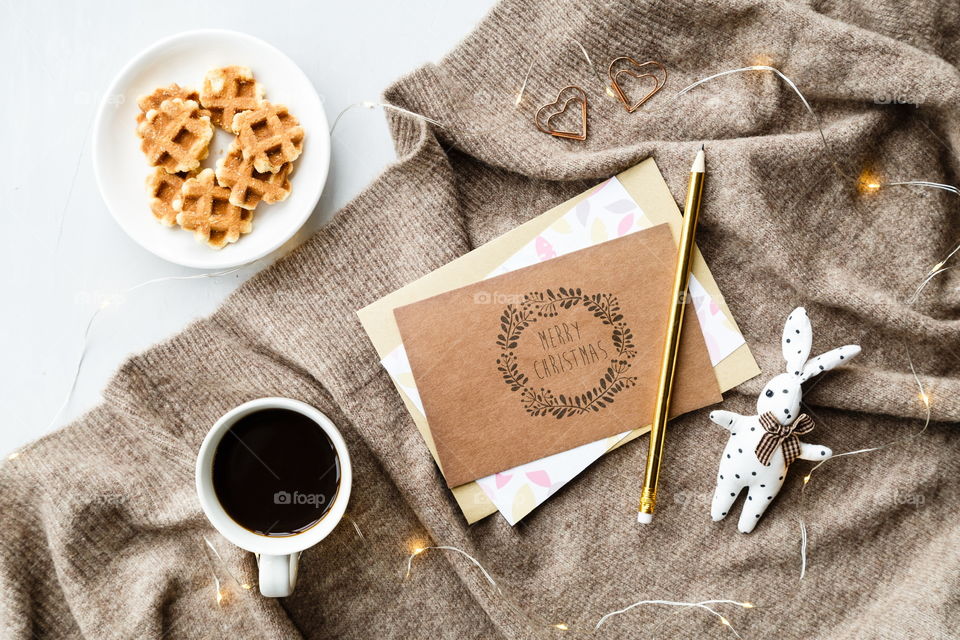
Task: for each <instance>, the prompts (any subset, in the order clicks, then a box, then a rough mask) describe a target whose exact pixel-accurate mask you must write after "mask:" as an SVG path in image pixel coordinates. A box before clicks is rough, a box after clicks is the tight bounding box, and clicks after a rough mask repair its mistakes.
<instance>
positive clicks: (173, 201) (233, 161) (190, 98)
mask: <svg viewBox="0 0 960 640" xmlns="http://www.w3.org/2000/svg"><path fill="white" fill-rule="evenodd" d="M138 105H139V106H140V113H139V114H137V135H139V136H140V138H141V139H142V142H141V145H140V148H141V149H142V150H143V152H144V154H146V156H147V161H148V162H149V163H150V166H152V167H155V169H154V171H153V173H151V174H150V175H149V176H148V177H147V190H148V192H149V195H150V210H151V212H152V213H153V215H154V217H155V218H156V219H157V220H158V221H159V222H161V223H163V224H164V225H167V226H170V227H172V226H174V225H179V226H180V227H181V228H183V229H185V230H187V231H192V232H193V233H194V234H195V236H196V238H197V240H199V241H201V242H204V243H206V244H207V245H208V246H210V247H212V248H214V249H221V248H223V247H225V246H226V245H228V244H230V243H232V242H236V241H237V240H238V239H239V238H240V236H241V235H242V234H246V233H250V232H251V231H252V230H253V212H254V210H255V209H256V208H257V205H259V204H260V202H264V203H266V204H272V203H274V202H281V201H283V200H286V199H287V197H288V196H289V195H290V188H291V187H290V174H291V172H292V170H293V161H294V160H296V159H297V158H298V157H300V154H301V152H302V151H303V138H304V133H303V128H302V127H301V126H300V123H299V122H298V121H297V119H296V118H295V117H294V116H292V115H291V114H290V112H289V111H288V110H287V108H286V107H285V106H283V105H280V104H272V103H270V102H267V101H266V100H264V99H263V89H262V88H261V86H260V84H259V83H258V82H257V81H256V80H255V79H254V77H253V74H252V73H251V72H250V69H247V68H246V67H223V68H220V69H213V70H211V71H209V72H208V73H207V74H206V76H205V77H204V79H203V86H202V88H201V90H200V91H199V92H197V91H194V90H192V89H188V88H185V87H181V86H179V85H177V84H172V85H170V86H168V87H163V88H160V89H157V90H156V91H154V92H153V93H151V94H150V95H147V96H144V97H142V98H140V100H139V101H138ZM215 126H216V127H220V128H221V129H224V130H226V131H229V132H231V133H234V134H236V138H235V139H234V140H233V142H232V143H231V144H230V147H229V148H228V149H227V151H226V153H225V154H224V155H223V157H221V158H220V159H219V160H217V162H216V170H215V171H214V169H210V168H206V169H204V168H202V167H201V162H202V161H203V160H204V159H206V158H207V156H208V155H209V153H210V142H211V140H212V139H213V133H214V127H215Z"/></svg>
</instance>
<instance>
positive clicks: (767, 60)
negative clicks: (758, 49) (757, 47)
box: [750, 53, 773, 67]
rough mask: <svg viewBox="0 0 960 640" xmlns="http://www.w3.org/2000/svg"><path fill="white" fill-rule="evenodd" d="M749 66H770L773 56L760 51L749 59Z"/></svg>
mask: <svg viewBox="0 0 960 640" xmlns="http://www.w3.org/2000/svg"><path fill="white" fill-rule="evenodd" d="M750 66H751V67H771V66H773V58H771V57H770V56H768V55H767V54H765V53H760V54H757V55H755V56H753V58H752V59H751V60H750Z"/></svg>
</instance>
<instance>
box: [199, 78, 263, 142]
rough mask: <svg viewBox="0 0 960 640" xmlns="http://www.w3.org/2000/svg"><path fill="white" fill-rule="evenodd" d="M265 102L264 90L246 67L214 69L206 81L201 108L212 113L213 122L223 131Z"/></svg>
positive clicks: (201, 92)
mask: <svg viewBox="0 0 960 640" xmlns="http://www.w3.org/2000/svg"><path fill="white" fill-rule="evenodd" d="M261 102H263V88H262V87H261V86H260V83H258V82H257V81H256V80H254V79H253V73H252V72H251V71H250V69H248V68H247V67H221V68H220V69H211V70H210V71H208V72H207V75H206V76H204V78H203V85H202V87H201V88H200V104H202V105H203V107H204V108H205V109H209V110H210V120H211V121H212V122H213V124H215V125H217V126H218V127H220V128H221V129H227V130H229V129H230V124H231V123H232V122H233V117H234V116H235V115H236V114H238V113H240V112H241V111H247V110H249V109H256V108H257V107H259V106H260V103H261Z"/></svg>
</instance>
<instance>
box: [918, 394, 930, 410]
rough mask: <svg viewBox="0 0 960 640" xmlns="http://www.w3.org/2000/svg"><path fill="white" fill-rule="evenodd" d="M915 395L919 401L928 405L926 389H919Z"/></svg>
mask: <svg viewBox="0 0 960 640" xmlns="http://www.w3.org/2000/svg"><path fill="white" fill-rule="evenodd" d="M917 397H918V398H920V402H922V403H923V404H925V405H926V406H928V407H929V406H930V396H928V395H927V392H926V391H921V392H920V393H918V394H917Z"/></svg>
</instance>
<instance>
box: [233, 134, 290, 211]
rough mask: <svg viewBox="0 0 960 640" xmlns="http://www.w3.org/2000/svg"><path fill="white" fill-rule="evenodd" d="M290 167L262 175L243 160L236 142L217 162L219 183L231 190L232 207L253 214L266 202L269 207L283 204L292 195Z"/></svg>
mask: <svg viewBox="0 0 960 640" xmlns="http://www.w3.org/2000/svg"><path fill="white" fill-rule="evenodd" d="M292 170H293V165H292V164H291V163H289V162H288V163H287V164H285V165H283V166H282V167H280V171H277V172H276V173H261V172H259V171H257V170H256V169H255V168H254V167H253V161H252V160H248V159H246V158H244V157H243V152H241V151H240V145H239V144H237V142H236V141H234V142H233V144H231V145H230V148H229V149H228V150H227V154H226V155H225V156H223V157H222V158H220V159H219V160H217V182H218V183H220V186H223V187H228V188H229V189H230V204H232V205H235V206H238V207H243V208H244V209H249V210H251V211H253V210H254V209H256V208H257V205H258V204H259V203H260V201H261V200H263V201H264V202H265V203H267V204H273V203H274V202H281V201H283V200H286V199H287V196H289V195H290V172H291V171H292Z"/></svg>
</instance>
